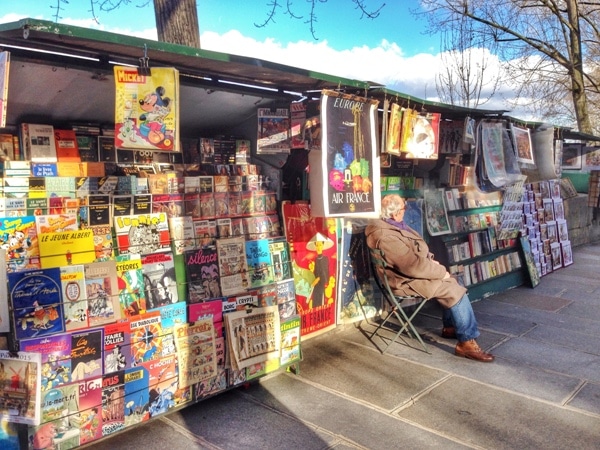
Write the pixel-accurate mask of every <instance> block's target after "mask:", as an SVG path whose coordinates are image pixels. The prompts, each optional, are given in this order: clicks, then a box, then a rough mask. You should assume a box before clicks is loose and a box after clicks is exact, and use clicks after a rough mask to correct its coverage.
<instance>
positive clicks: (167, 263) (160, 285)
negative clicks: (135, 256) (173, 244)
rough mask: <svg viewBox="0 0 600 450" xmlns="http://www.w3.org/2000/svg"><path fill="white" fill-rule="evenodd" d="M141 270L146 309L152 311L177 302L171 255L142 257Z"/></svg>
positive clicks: (165, 253)
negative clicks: (142, 272)
mask: <svg viewBox="0 0 600 450" xmlns="http://www.w3.org/2000/svg"><path fill="white" fill-rule="evenodd" d="M142 268H143V271H144V285H145V287H146V307H147V309H154V308H158V307H159V306H163V305H168V304H171V303H177V302H178V301H179V294H178V281H177V277H176V274H175V262H174V258H173V253H171V252H164V253H150V254H148V255H142Z"/></svg>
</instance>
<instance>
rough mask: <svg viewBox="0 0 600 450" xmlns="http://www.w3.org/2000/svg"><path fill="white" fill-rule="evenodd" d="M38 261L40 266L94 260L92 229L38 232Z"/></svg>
mask: <svg viewBox="0 0 600 450" xmlns="http://www.w3.org/2000/svg"><path fill="white" fill-rule="evenodd" d="M38 237H39V246H40V262H41V265H42V268H43V269H45V268H49V267H61V266H69V265H71V264H87V263H91V262H94V261H95V260H96V249H95V246H94V232H93V231H92V230H90V229H89V228H88V229H84V230H75V231H61V232H55V233H40V234H39V235H38Z"/></svg>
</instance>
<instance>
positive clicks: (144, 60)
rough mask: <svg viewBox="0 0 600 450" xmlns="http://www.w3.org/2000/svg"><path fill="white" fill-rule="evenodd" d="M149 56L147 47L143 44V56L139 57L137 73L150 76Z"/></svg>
mask: <svg viewBox="0 0 600 450" xmlns="http://www.w3.org/2000/svg"><path fill="white" fill-rule="evenodd" d="M149 61H150V58H148V47H147V45H146V44H144V56H143V57H141V58H140V67H138V75H144V76H150V75H151V72H150V67H149V65H148V62H149Z"/></svg>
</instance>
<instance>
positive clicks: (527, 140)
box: [510, 124, 535, 164]
mask: <svg viewBox="0 0 600 450" xmlns="http://www.w3.org/2000/svg"><path fill="white" fill-rule="evenodd" d="M510 128H511V131H512V137H513V143H514V146H515V149H516V152H517V161H518V162H521V163H527V164H535V161H534V160H533V147H532V145H531V135H530V133H529V128H524V127H518V126H516V125H512V124H511V126H510Z"/></svg>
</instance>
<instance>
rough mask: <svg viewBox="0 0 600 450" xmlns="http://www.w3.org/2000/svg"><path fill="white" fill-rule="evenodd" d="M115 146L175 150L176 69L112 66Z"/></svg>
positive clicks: (177, 114)
mask: <svg viewBox="0 0 600 450" xmlns="http://www.w3.org/2000/svg"><path fill="white" fill-rule="evenodd" d="M114 72H115V91H116V92H115V145H116V147H117V148H123V149H141V150H162V151H175V152H178V151H179V72H178V71H177V69H175V68H171V67H153V68H152V73H151V75H140V74H139V73H138V71H137V68H135V67H123V66H115V68H114Z"/></svg>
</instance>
